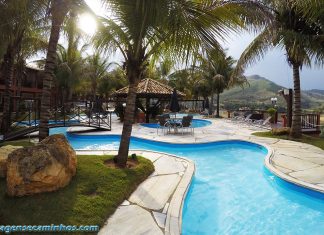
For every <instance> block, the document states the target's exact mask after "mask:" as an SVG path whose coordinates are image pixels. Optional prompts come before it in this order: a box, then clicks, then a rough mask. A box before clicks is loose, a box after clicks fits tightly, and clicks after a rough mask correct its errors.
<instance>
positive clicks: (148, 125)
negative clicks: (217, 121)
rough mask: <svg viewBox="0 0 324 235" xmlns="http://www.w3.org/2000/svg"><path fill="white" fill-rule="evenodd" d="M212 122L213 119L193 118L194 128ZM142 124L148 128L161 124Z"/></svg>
mask: <svg viewBox="0 0 324 235" xmlns="http://www.w3.org/2000/svg"><path fill="white" fill-rule="evenodd" d="M210 124H211V121H208V120H203V119H193V120H192V126H193V127H194V128H199V127H205V126H209V125H210ZM141 126H145V127H148V128H157V127H158V126H159V124H157V123H141Z"/></svg>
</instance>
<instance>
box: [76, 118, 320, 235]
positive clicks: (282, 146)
mask: <svg viewBox="0 0 324 235" xmlns="http://www.w3.org/2000/svg"><path fill="white" fill-rule="evenodd" d="M210 121H211V122H212V125H210V126H207V127H203V128H196V129H195V134H194V135H190V134H184V135H182V134H177V135H176V134H168V135H163V134H162V133H159V135H157V133H156V130H155V129H151V128H146V127H143V126H141V125H134V127H133V133H132V135H133V136H136V137H140V138H145V139H150V140H156V141H164V142H172V143H203V142H212V141H220V140H244V141H250V142H254V143H259V144H261V145H264V146H265V147H267V148H268V149H269V154H268V156H267V157H266V158H265V165H266V167H267V168H268V169H269V170H270V171H271V172H273V173H274V174H275V175H277V176H278V177H280V178H282V179H284V180H286V181H289V182H292V183H294V184H297V185H300V186H303V187H307V188H310V189H313V190H317V191H320V192H323V193H324V151H323V150H321V149H319V148H317V147H315V146H312V145H309V144H304V143H299V142H293V141H288V140H280V139H274V138H263V137H257V136H253V135H251V134H252V133H253V132H257V131H265V130H264V129H261V128H258V127H251V126H249V125H244V124H242V123H234V122H231V121H228V120H226V119H222V120H221V119H217V120H214V119H210ZM121 128H122V126H121V124H120V123H119V122H118V121H117V120H114V122H113V130H112V131H111V132H100V133H96V134H98V135H105V134H120V133H121ZM77 129H78V128H73V131H75V130H77ZM71 130H72V129H71ZM92 134H93V133H92ZM143 153H144V156H145V152H143ZM169 158H170V156H168V155H166V156H165V157H163V158H161V159H159V160H157V161H156V159H155V160H154V159H151V160H153V161H154V165H155V167H156V172H155V173H154V175H153V176H151V177H150V178H149V179H148V180H147V181H145V182H144V183H143V185H142V187H140V188H139V189H138V190H136V192H134V194H133V195H132V196H131V197H130V199H129V201H128V202H125V204H124V205H122V206H121V207H119V208H118V210H117V211H116V212H115V214H114V215H113V216H112V217H111V218H110V219H109V220H108V224H107V226H106V227H105V228H104V229H103V231H110V233H108V234H118V235H121V234H180V231H181V208H182V203H183V198H184V196H185V192H186V190H187V186H186V185H184V186H182V184H181V182H182V180H183V177H184V176H182V174H184V175H185V174H187V173H186V172H187V171H188V166H185V165H183V166H181V164H177V167H175V165H173V167H171V166H167V165H168V164H169V163H170V162H169V161H171V160H166V159H169ZM173 161H176V162H178V160H174V159H173ZM182 161H186V160H183V159H180V162H182ZM187 164H189V166H190V168H189V172H192V173H193V169H194V166H193V163H192V162H190V161H187ZM192 173H191V174H192ZM188 174H189V173H188ZM160 177H164V178H165V180H160ZM189 178H190V180H191V176H190V177H189V176H188V179H186V181H185V182H187V183H188V184H189V183H190V180H189ZM179 181H180V183H179V184H178V185H181V186H179V187H178V188H177V187H175V184H177V183H175V184H171V182H179ZM160 182H161V184H160ZM164 182H169V184H168V186H166V187H167V188H164V187H165V186H164ZM153 186H154V187H155V186H156V187H161V189H156V191H155V190H154V192H159V193H157V194H155V195H153V196H152V195H150V196H149V195H147V194H148V190H151V187H153ZM179 188H180V189H179ZM178 189H179V190H180V191H181V190H182V193H181V194H180V195H182V197H179V198H177V197H175V196H174V195H175V193H173V192H174V190H175V191H177V190H178ZM164 194H166V196H165V195H164ZM170 197H171V198H172V199H170ZM166 198H168V199H166ZM170 200H171V202H173V203H174V205H175V207H176V209H175V211H176V213H175V215H174V214H173V213H174V210H173V209H172V208H171V209H170V206H169V210H166V209H165V205H164V207H163V203H165V204H166V205H167V202H170ZM148 202H149V204H147V203H148ZM130 210H131V211H132V212H130ZM169 211H170V212H169ZM126 215H127V216H126ZM132 215H135V216H132ZM168 215H170V217H168ZM173 215H174V216H173ZM136 217H137V218H140V219H138V220H137V219H136V221H137V222H136V223H135V224H134V226H136V228H138V229H140V228H139V227H142V225H143V223H144V224H145V226H144V225H143V227H142V229H144V230H141V231H139V230H128V229H130V228H127V227H129V223H127V222H126V220H127V218H136ZM165 217H166V218H167V219H166V223H165V224H163V223H161V221H164V218H165ZM149 218H151V219H149ZM168 218H169V219H168ZM152 221H155V222H156V225H154V226H152V227H150V226H148V225H149V224H152ZM176 221H178V222H177V223H176ZM179 221H180V222H179ZM140 223H141V226H139V224H140ZM175 224H176V225H175ZM124 225H125V226H124ZM126 225H127V226H126ZM146 225H147V226H148V227H146ZM108 227H110V228H108ZM153 227H154V228H153ZM145 228H146V229H148V230H146V229H145ZM134 229H135V228H134ZM150 229H154V231H153V230H150ZM130 231H131V232H130ZM157 231H159V232H157ZM128 232H129V233H128ZM155 232H156V233H155ZM101 234H107V233H106V232H102V233H101Z"/></svg>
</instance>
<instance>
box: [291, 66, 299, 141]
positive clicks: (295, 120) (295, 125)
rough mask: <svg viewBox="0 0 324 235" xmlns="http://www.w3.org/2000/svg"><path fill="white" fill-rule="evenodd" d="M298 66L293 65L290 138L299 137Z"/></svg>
mask: <svg viewBox="0 0 324 235" xmlns="http://www.w3.org/2000/svg"><path fill="white" fill-rule="evenodd" d="M299 67H300V66H299V65H298V64H296V63H293V79H294V106H293V117H292V125H291V130H290V136H291V137H293V138H300V137H301V97H300V75H299Z"/></svg>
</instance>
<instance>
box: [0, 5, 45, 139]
mask: <svg viewBox="0 0 324 235" xmlns="http://www.w3.org/2000/svg"><path fill="white" fill-rule="evenodd" d="M43 10H44V1H41V0H35V1H33V0H21V1H10V0H3V1H1V7H0V22H1V24H0V31H1V34H0V55H1V57H2V59H0V61H2V62H1V74H2V77H3V78H4V80H5V95H4V102H3V117H2V122H1V131H2V133H6V132H7V131H8V128H9V125H10V104H11V97H12V94H11V93H12V92H11V87H12V81H13V75H14V67H15V62H16V61H17V57H18V54H21V50H22V43H23V41H24V39H25V38H26V37H28V36H30V35H31V34H32V33H33V31H34V30H35V29H36V27H37V26H39V25H40V24H41V20H42V18H43V17H44V15H43V13H44V11H43Z"/></svg>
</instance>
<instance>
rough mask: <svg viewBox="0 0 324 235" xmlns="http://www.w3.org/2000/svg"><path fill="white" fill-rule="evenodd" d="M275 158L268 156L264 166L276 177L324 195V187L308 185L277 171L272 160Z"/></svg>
mask: <svg viewBox="0 0 324 235" xmlns="http://www.w3.org/2000/svg"><path fill="white" fill-rule="evenodd" d="M274 156H275V154H272V155H270V156H268V155H267V157H266V158H265V159H264V165H265V166H266V168H267V169H268V170H269V171H270V172H271V173H273V174H274V175H276V176H277V177H279V178H280V179H282V180H285V181H287V182H289V183H292V184H294V185H297V186H299V187H302V188H306V189H310V190H313V191H316V192H320V193H324V189H323V187H320V186H318V185H316V184H312V183H308V182H305V181H302V180H299V179H297V178H294V177H292V176H290V175H288V174H285V173H283V172H282V171H280V170H279V169H277V168H276V167H275V166H274V162H273V160H272V158H273V157H274Z"/></svg>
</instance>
